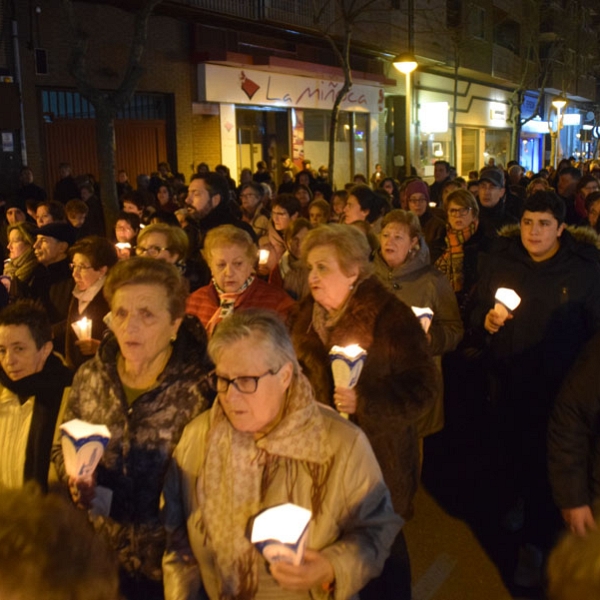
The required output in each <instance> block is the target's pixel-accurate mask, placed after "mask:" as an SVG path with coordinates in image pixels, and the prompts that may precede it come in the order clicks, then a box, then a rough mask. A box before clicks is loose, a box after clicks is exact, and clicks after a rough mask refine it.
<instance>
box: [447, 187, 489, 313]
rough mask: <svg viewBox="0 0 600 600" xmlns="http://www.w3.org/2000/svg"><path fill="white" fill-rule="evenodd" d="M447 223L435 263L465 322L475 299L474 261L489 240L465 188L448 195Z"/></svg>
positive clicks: (475, 263)
mask: <svg viewBox="0 0 600 600" xmlns="http://www.w3.org/2000/svg"><path fill="white" fill-rule="evenodd" d="M447 207H448V225H447V226H446V235H445V237H444V251H443V253H442V255H441V256H440V257H439V258H438V259H437V261H436V262H435V267H436V268H437V269H439V270H440V271H441V272H442V273H443V274H444V275H445V276H446V277H447V278H448V280H449V281H450V284H451V285H452V289H453V290H454V293H455V294H456V299H457V300H458V307H459V309H460V312H461V316H462V318H463V322H464V323H465V324H466V323H467V319H468V314H469V312H470V309H471V307H472V302H473V300H474V292H475V285H476V283H477V262H478V259H479V253H480V251H481V250H483V249H484V248H486V247H487V245H488V244H489V240H488V239H487V238H486V237H485V235H484V232H483V230H482V229H480V228H479V205H478V204H477V201H476V200H475V197H474V196H473V194H471V192H469V191H468V190H463V189H459V190H454V191H453V192H451V193H450V195H449V196H448V198H447Z"/></svg>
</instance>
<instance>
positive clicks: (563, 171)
mask: <svg viewBox="0 0 600 600" xmlns="http://www.w3.org/2000/svg"><path fill="white" fill-rule="evenodd" d="M561 162H562V161H561ZM580 180H581V171H580V170H579V169H577V168H576V167H573V166H571V163H570V161H567V162H566V163H565V166H564V167H563V168H561V166H560V165H559V168H558V176H557V182H556V192H557V193H558V195H559V196H560V197H561V198H562V199H563V201H564V203H565V206H566V207H567V215H566V217H565V223H566V224H567V225H578V224H579V223H580V222H581V221H582V218H581V217H580V216H579V215H578V214H577V211H576V209H575V196H576V195H577V186H578V184H579V181H580Z"/></svg>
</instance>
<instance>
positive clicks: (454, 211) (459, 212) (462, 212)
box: [448, 206, 471, 217]
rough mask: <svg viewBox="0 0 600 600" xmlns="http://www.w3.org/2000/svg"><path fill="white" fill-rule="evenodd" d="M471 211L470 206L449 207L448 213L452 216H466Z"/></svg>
mask: <svg viewBox="0 0 600 600" xmlns="http://www.w3.org/2000/svg"><path fill="white" fill-rule="evenodd" d="M470 212H471V207H466V206H464V207H462V208H449V209H448V214H449V215H450V216H452V217H466V216H467V215H468V214H469V213H470Z"/></svg>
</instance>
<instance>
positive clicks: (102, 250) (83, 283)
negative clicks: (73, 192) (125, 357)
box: [65, 235, 118, 369]
mask: <svg viewBox="0 0 600 600" xmlns="http://www.w3.org/2000/svg"><path fill="white" fill-rule="evenodd" d="M69 257H70V259H71V265H70V266H71V271H72V272H73V279H74V281H75V287H74V288H73V297H72V299H71V303H70V305H69V313H68V316H67V326H66V336H65V358H66V360H67V364H68V365H69V366H70V367H71V368H73V369H77V368H78V367H79V366H80V365H81V364H83V363H84V362H85V361H86V360H89V359H90V358H91V357H92V356H93V355H94V354H96V350H98V346H100V341H101V340H102V337H103V335H104V332H105V331H106V329H107V326H106V324H105V323H104V320H103V319H104V317H105V315H106V314H107V313H108V312H109V311H110V308H109V306H108V303H107V302H106V300H105V298H104V295H103V293H102V289H103V287H104V282H105V281H106V275H107V273H108V270H109V269H110V268H111V267H112V266H113V265H115V264H116V263H117V260H118V259H117V252H116V250H115V247H114V245H113V244H111V242H110V241H109V240H107V239H106V238H103V237H99V236H96V235H93V236H89V237H86V238H83V239H81V240H79V241H78V242H77V243H75V245H73V246H72V247H71V248H70V250H69ZM84 317H86V318H88V319H91V321H92V329H91V337H90V338H89V339H78V337H77V334H76V333H75V330H74V329H73V327H72V325H73V323H75V322H76V321H79V320H80V319H83V318H84Z"/></svg>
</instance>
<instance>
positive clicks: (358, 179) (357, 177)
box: [352, 173, 367, 185]
mask: <svg viewBox="0 0 600 600" xmlns="http://www.w3.org/2000/svg"><path fill="white" fill-rule="evenodd" d="M352 183H354V185H367V178H366V177H365V175H363V174H362V173H355V174H354V177H353V178H352Z"/></svg>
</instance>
